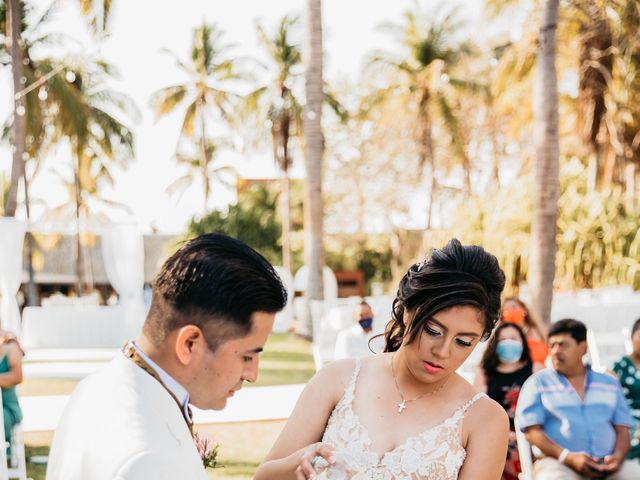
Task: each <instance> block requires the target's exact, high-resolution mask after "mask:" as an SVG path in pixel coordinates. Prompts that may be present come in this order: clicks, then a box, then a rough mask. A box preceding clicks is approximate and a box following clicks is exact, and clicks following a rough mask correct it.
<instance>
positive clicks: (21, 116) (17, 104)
mask: <svg viewBox="0 0 640 480" xmlns="http://www.w3.org/2000/svg"><path fill="white" fill-rule="evenodd" d="M6 6H7V11H6V42H7V50H8V51H9V53H10V55H11V73H12V78H13V122H12V128H11V130H12V134H11V141H12V150H13V161H12V163H11V180H10V183H9V191H8V192H7V198H6V203H5V206H4V214H5V215H6V216H8V217H13V216H14V215H15V213H16V207H17V198H18V185H19V183H20V179H21V178H22V174H23V172H24V153H25V141H26V133H25V131H26V117H25V113H26V111H25V106H24V100H23V99H22V98H21V97H20V92H21V91H22V90H23V88H24V84H23V83H22V79H23V77H24V74H23V68H22V67H23V64H22V59H23V49H22V38H21V35H20V33H21V30H22V4H21V2H20V1H19V0H8V1H7V3H6Z"/></svg>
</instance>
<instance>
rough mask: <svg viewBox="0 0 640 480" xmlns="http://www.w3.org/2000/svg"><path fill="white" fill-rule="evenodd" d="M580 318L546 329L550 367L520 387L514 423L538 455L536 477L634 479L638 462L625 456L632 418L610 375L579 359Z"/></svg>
mask: <svg viewBox="0 0 640 480" xmlns="http://www.w3.org/2000/svg"><path fill="white" fill-rule="evenodd" d="M586 340H587V329H586V327H585V325H584V324H583V323H582V322H579V321H577V320H572V319H566V320H560V321H558V322H555V323H554V324H552V325H551V328H550V330H549V352H550V356H551V361H552V368H546V369H544V370H540V371H539V372H537V373H535V374H534V375H532V376H531V377H530V378H529V379H528V380H527V381H526V382H525V384H524V385H523V387H522V390H521V391H520V398H519V400H518V406H517V410H516V422H517V424H518V425H519V427H520V428H521V429H522V431H523V432H524V433H525V436H526V438H527V440H528V441H529V443H531V445H532V446H534V447H536V448H537V450H538V452H537V453H539V455H538V457H539V458H538V459H537V460H536V462H535V463H534V467H533V471H534V479H535V480H581V479H590V478H599V479H603V478H607V479H610V480H638V479H639V478H640V463H638V462H637V461H636V460H626V461H625V456H626V454H627V451H628V450H629V445H630V433H629V431H630V428H631V427H633V425H634V420H633V417H632V416H631V413H630V411H629V407H628V406H627V402H626V401H625V398H624V395H623V392H622V389H621V387H620V384H619V383H618V381H617V379H616V378H614V377H613V376H610V375H607V374H604V373H598V372H595V371H593V370H591V368H590V367H589V365H585V364H584V363H583V361H582V358H583V356H584V355H585V354H586V353H587V341H586Z"/></svg>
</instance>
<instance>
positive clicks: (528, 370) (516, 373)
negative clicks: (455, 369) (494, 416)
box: [473, 323, 534, 480]
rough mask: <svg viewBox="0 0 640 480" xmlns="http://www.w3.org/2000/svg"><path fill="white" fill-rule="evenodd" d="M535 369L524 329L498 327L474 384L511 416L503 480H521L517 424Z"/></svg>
mask: <svg viewBox="0 0 640 480" xmlns="http://www.w3.org/2000/svg"><path fill="white" fill-rule="evenodd" d="M533 371H534V367H533V362H532V361H531V355H530V353H529V347H528V346H527V341H526V338H525V336H524V332H523V331H522V329H521V328H520V327H519V326H518V325H516V324H515V323H502V324H500V326H499V327H498V328H496V330H495V332H494V334H493V335H492V337H491V339H490V340H489V342H488V344H487V348H486V349H485V351H484V354H483V355H482V360H481V361H480V368H479V369H478V373H477V374H476V377H475V379H474V381H473V384H474V386H475V387H476V388H477V389H478V390H480V391H482V392H485V393H486V394H487V395H489V397H490V398H492V399H493V400H495V401H496V402H498V403H499V404H500V405H502V408H504V409H505V410H506V412H507V415H509V424H510V431H511V433H510V435H509V450H508V452H507V462H506V463H505V466H504V472H503V473H502V480H518V474H519V473H520V459H519V456H518V445H517V443H516V434H515V427H514V417H515V415H516V404H517V402H518V396H519V394H520V389H521V388H522V385H523V384H524V382H525V380H527V378H529V377H530V376H531V374H532V373H533Z"/></svg>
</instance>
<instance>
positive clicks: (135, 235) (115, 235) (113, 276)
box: [102, 223, 145, 335]
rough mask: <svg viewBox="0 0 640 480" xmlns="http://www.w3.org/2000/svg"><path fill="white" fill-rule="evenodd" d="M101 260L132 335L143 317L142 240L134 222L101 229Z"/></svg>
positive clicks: (136, 332) (135, 332) (136, 331)
mask: <svg viewBox="0 0 640 480" xmlns="http://www.w3.org/2000/svg"><path fill="white" fill-rule="evenodd" d="M102 259H103V261H104V267H105V272H106V273H107V277H108V278H109V282H110V283H111V286H112V287H113V288H114V290H115V291H116V292H118V296H119V298H120V300H119V303H120V305H121V307H122V308H123V310H124V312H125V315H126V316H127V318H128V324H129V327H130V328H131V332H130V334H131V335H137V334H138V329H139V326H140V325H141V324H142V321H143V320H144V318H143V317H144V312H145V308H144V299H143V288H144V242H143V239H142V235H140V232H139V231H138V226H137V224H134V223H122V224H113V225H110V226H108V227H105V229H104V231H103V232H102Z"/></svg>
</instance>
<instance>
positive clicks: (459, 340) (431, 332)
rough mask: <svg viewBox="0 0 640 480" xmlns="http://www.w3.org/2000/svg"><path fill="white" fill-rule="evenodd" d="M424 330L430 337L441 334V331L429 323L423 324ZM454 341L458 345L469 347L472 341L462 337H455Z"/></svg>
mask: <svg viewBox="0 0 640 480" xmlns="http://www.w3.org/2000/svg"><path fill="white" fill-rule="evenodd" d="M424 331H425V332H427V335H430V336H432V337H440V336H442V332H441V331H440V330H438V329H437V328H435V327H433V326H431V325H430V324H428V323H427V324H425V326H424ZM456 343H457V344H458V345H460V346H461V347H465V348H466V347H471V346H472V345H473V342H471V341H470V340H464V339H462V338H456Z"/></svg>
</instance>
